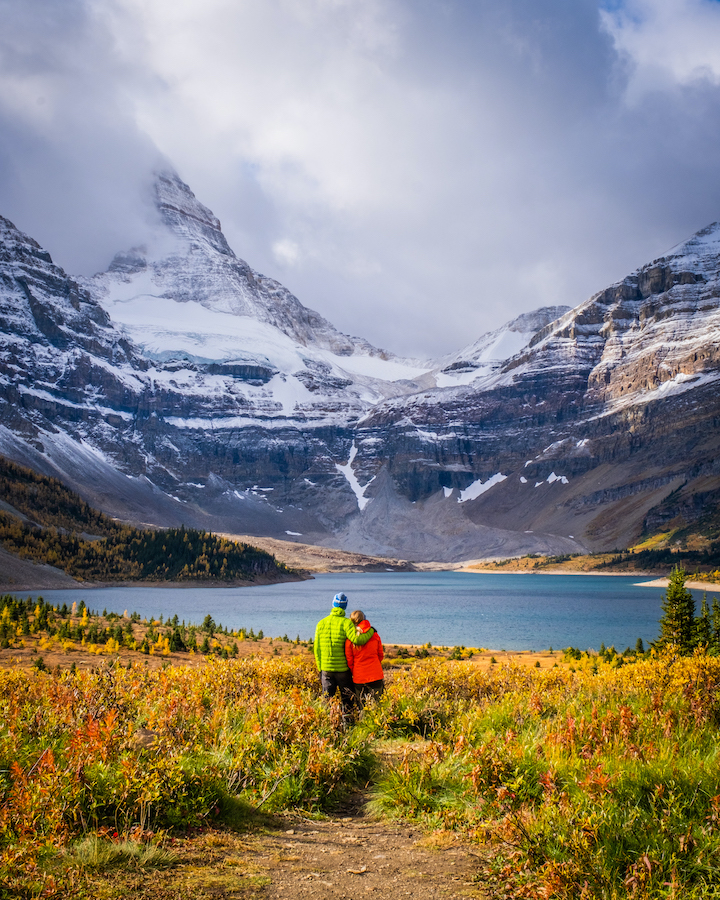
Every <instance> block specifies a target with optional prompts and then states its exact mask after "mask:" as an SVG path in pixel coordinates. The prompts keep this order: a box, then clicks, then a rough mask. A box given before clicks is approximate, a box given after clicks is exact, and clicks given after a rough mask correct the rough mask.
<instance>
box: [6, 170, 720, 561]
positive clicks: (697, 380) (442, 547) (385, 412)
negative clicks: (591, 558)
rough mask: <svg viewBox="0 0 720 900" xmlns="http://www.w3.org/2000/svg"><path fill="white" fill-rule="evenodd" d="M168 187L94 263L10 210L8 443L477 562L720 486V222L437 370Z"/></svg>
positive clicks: (101, 483) (382, 548) (174, 509)
mask: <svg viewBox="0 0 720 900" xmlns="http://www.w3.org/2000/svg"><path fill="white" fill-rule="evenodd" d="M155 190H156V198H155V199H156V206H157V210H158V227H157V230H156V232H155V234H154V236H153V238H152V240H150V241H148V243H147V245H146V246H144V247H136V248H134V249H132V250H130V251H126V252H123V253H119V254H118V255H117V256H116V257H115V259H114V261H113V263H112V265H111V266H110V267H109V269H108V271H107V272H105V273H102V274H99V275H97V276H95V277H94V278H92V279H84V280H80V281H79V280H77V279H73V278H71V277H70V276H68V275H67V274H66V273H65V272H63V271H62V269H60V268H59V267H57V266H55V265H54V264H53V263H52V260H51V259H50V257H49V255H48V254H47V253H46V252H44V251H43V250H42V249H41V248H40V247H39V246H38V245H37V244H36V243H35V242H34V241H33V240H32V239H31V238H29V237H27V236H25V235H23V234H21V233H20V232H19V231H18V230H17V229H15V228H14V226H13V225H12V224H11V223H9V222H7V220H2V219H0V410H2V420H1V422H2V425H0V452H3V453H5V454H6V455H8V456H10V457H12V458H14V459H16V460H18V461H20V462H25V463H27V464H30V465H31V466H33V467H34V468H36V469H38V470H39V471H43V472H46V473H48V474H53V475H57V476H60V477H61V478H62V479H63V480H64V481H65V482H66V483H68V484H70V485H71V486H72V487H74V488H75V489H76V490H78V491H79V492H80V493H81V494H83V496H85V497H86V498H87V499H88V500H89V501H91V502H93V503H94V504H95V505H96V506H99V507H101V508H102V509H104V510H106V511H108V512H110V513H111V514H113V515H116V516H118V517H120V518H123V519H126V520H129V521H133V522H140V523H149V524H158V525H160V524H180V523H185V524H187V525H195V526H199V527H207V528H213V529H215V530H223V531H231V532H235V533H250V534H269V535H273V536H278V537H291V538H297V539H300V540H304V541H308V542H317V543H327V544H331V545H336V546H343V547H345V548H348V549H355V550H360V551H364V552H372V553H381V554H387V555H393V556H404V557H406V558H411V559H416V560H418V559H437V560H459V559H469V558H478V557H486V556H493V555H508V554H514V553H523V552H533V551H537V552H568V551H574V550H579V549H582V547H583V546H592V547H599V546H615V545H616V544H619V543H621V542H623V541H624V542H626V543H627V540H629V539H630V538H631V537H633V536H636V535H637V534H638V533H639V531H640V530H641V529H642V527H643V522H645V521H646V520H647V521H651V520H652V521H654V522H661V523H662V522H663V521H665V520H666V519H667V518H668V517H670V518H672V515H673V514H674V512H673V510H675V508H676V506H677V504H678V503H680V504H681V505H682V503H685V506H684V507H683V508H686V507H688V504H689V505H690V506H693V504H694V507H693V508H695V507H698V508H701V507H702V505H703V503H704V502H705V501H704V500H703V498H705V499H706V500H707V502H715V501H714V500H713V498H714V497H715V493H714V492H716V491H717V492H718V493H719V494H720V464H719V463H717V462H716V460H717V459H718V458H719V457H720V454H718V453H717V450H718V440H717V425H716V424H715V423H716V422H717V421H718V417H717V399H716V395H717V384H716V383H715V382H716V381H717V379H718V377H720V365H719V362H720V360H718V347H719V346H720V318H719V317H720V313H719V311H718V305H719V304H718V297H719V296H720V289H719V283H718V269H719V268H720V246H718V242H719V240H720V226H717V225H715V226H710V228H708V229H705V230H704V231H703V232H700V233H699V234H698V235H696V236H695V237H693V238H692V239H691V240H690V241H688V242H686V243H685V244H682V245H680V246H679V247H677V248H674V249H673V250H672V251H671V252H670V253H669V254H668V255H667V256H665V257H663V258H662V259H659V260H655V261H654V262H653V263H652V264H650V265H649V266H645V267H643V268H641V269H639V270H638V271H637V272H635V273H633V274H632V275H630V276H628V278H626V279H624V280H623V281H622V282H620V283H618V284H617V285H613V286H612V287H610V288H608V289H607V290H605V291H602V292H601V293H599V294H597V295H596V296H595V297H593V298H591V299H590V300H588V301H587V302H586V303H583V304H581V305H580V306H579V307H577V308H576V309H575V310H568V309H566V308H564V307H546V308H543V309H540V310H537V311H535V312H534V313H528V314H525V315H523V316H520V317H519V318H518V319H516V320H514V321H512V322H510V323H508V324H507V325H506V326H504V327H503V328H502V329H498V330H496V331H494V332H491V333H489V334H487V335H484V336H482V337H481V338H480V339H479V340H477V341H476V342H474V343H473V344H471V345H470V346H469V347H467V348H465V349H464V350H461V351H459V352H458V353H456V354H452V355H450V356H448V357H445V358H443V359H442V360H436V361H427V362H423V361H417V360H405V359H400V358H397V357H395V356H393V355H392V354H389V353H386V352H384V351H381V350H378V349H376V348H374V347H372V346H370V345H369V344H368V343H367V342H365V341H363V340H361V339H358V338H353V337H348V336H347V335H343V334H341V333H340V332H338V331H337V330H336V329H335V328H334V327H333V326H332V325H331V324H330V323H329V322H327V321H326V320H325V319H323V318H322V317H321V316H320V315H319V314H318V313H315V312H313V311H312V310H309V309H307V308H306V307H305V306H303V305H302V304H301V303H300V301H299V300H297V298H295V297H294V296H293V295H292V294H291V293H290V292H289V291H287V290H286V289H285V288H284V287H282V285H280V284H278V283H277V282H275V281H273V280H272V279H269V278H266V277H265V276H262V275H260V274H258V273H257V272H255V271H253V270H252V269H251V268H250V266H249V265H248V264H247V263H245V262H244V261H243V260H241V259H239V258H238V257H237V256H236V255H235V254H234V253H233V251H232V250H231V249H230V247H229V246H228V244H227V241H226V240H225V237H224V235H223V234H222V230H221V228H220V223H219V222H218V220H217V219H216V218H215V216H214V215H213V214H212V212H211V211H210V210H208V209H207V208H206V207H204V206H203V205H202V204H201V203H200V202H199V201H198V200H197V199H196V198H195V197H194V195H193V194H192V192H191V191H190V189H189V188H188V187H187V185H185V184H183V182H182V181H180V179H179V178H178V177H177V176H176V175H175V174H174V173H172V172H164V173H161V174H160V175H159V176H158V178H157V181H156V186H155ZM689 448H690V449H689ZM676 488H681V490H679V491H677V490H676ZM673 492H674V493H673ZM670 494H672V497H673V498H674V499H672V498H671V500H668V499H667V496H668V495H670ZM683 498H684V499H683ZM698 498H699V500H698ZM673 504H675V506H673Z"/></svg>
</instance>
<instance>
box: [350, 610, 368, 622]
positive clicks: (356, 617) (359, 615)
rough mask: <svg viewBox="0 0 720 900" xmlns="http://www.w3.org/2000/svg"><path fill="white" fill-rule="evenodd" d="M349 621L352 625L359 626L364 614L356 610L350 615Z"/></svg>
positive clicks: (363, 619)
mask: <svg viewBox="0 0 720 900" xmlns="http://www.w3.org/2000/svg"><path fill="white" fill-rule="evenodd" d="M350 621H351V622H352V623H353V625H359V624H360V623H361V622H364V621H365V613H364V612H363V611H362V610H361V609H356V610H354V611H353V612H351V613H350Z"/></svg>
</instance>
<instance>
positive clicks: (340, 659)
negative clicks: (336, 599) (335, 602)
mask: <svg viewBox="0 0 720 900" xmlns="http://www.w3.org/2000/svg"><path fill="white" fill-rule="evenodd" d="M374 634H375V629H374V628H370V629H369V630H368V631H366V632H365V633H364V634H358V633H357V628H356V627H355V626H354V625H353V623H352V622H351V621H350V619H346V618H345V610H344V609H340V608H339V607H336V608H335V609H333V611H332V612H331V613H330V615H329V616H325V618H324V619H320V621H319V622H318V623H317V628H316V629H315V642H314V644H313V649H314V651H315V662H316V663H317V667H318V671H320V672H346V671H347V667H348V664H347V660H346V659H345V640H346V639H347V640H348V641H352V642H353V644H360V645H361V646H362V645H363V644H367V642H368V641H369V640H370V638H371V637H372V636H373V635H374Z"/></svg>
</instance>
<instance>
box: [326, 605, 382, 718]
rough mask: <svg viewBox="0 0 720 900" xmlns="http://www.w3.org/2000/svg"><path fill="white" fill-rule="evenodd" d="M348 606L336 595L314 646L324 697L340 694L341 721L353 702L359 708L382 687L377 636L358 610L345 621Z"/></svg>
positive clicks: (379, 649)
mask: <svg viewBox="0 0 720 900" xmlns="http://www.w3.org/2000/svg"><path fill="white" fill-rule="evenodd" d="M347 603H348V599H347V597H346V596H345V594H336V595H335V599H334V600H333V608H332V612H331V613H330V615H329V616H326V617H325V618H324V619H320V621H319V622H318V624H317V628H316V629H315V642H314V644H313V648H314V651H315V662H316V663H317V667H318V671H319V672H320V681H321V684H322V689H323V693H324V694H326V695H327V696H328V697H334V696H335V694H336V693H337V691H338V690H339V691H340V700H341V702H342V708H343V717H345V716H347V714H348V713H350V712H351V711H352V710H353V709H354V707H355V702H356V698H357V702H358V703H359V705H360V707H361V708H362V706H363V705H364V702H365V699H366V698H367V697H368V696H379V695H380V694H381V693H382V691H383V686H384V681H383V670H382V666H381V662H382V658H383V656H384V652H383V645H382V641H381V640H380V635H379V634H378V633H377V632H376V631H375V629H374V628H373V627H372V625H371V624H370V623H369V622H368V621H367V619H366V618H365V616H364V615H363V613H362V612H361V611H360V610H359V609H358V610H355V612H353V613H352V614H351V615H350V617H349V618H345V610H346V608H347Z"/></svg>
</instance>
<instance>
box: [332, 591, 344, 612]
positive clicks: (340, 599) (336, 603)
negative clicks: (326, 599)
mask: <svg viewBox="0 0 720 900" xmlns="http://www.w3.org/2000/svg"><path fill="white" fill-rule="evenodd" d="M333 607H335V608H337V609H345V608H346V607H347V597H346V596H345V594H335V599H334V600H333Z"/></svg>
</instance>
